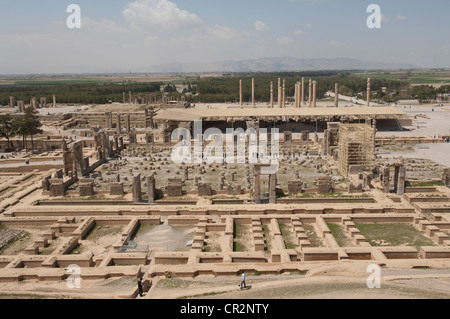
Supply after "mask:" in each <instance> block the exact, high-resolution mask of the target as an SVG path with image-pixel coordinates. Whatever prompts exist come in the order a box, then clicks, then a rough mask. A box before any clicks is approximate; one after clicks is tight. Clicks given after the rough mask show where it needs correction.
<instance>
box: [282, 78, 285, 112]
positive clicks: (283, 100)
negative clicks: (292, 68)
mask: <svg viewBox="0 0 450 319" xmlns="http://www.w3.org/2000/svg"><path fill="white" fill-rule="evenodd" d="M282 105H283V107H286V80H284V79H283V104H282Z"/></svg>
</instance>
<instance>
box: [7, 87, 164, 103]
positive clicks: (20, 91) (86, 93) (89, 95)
mask: <svg viewBox="0 0 450 319" xmlns="http://www.w3.org/2000/svg"><path fill="white" fill-rule="evenodd" d="M163 84H164V83H162V82H149V83H132V84H119V83H100V84H93V83H81V84H61V85H45V84H39V85H38V84H36V85H15V86H0V105H8V104H9V97H10V96H13V97H14V99H15V100H16V101H25V103H27V102H28V101H30V99H31V98H32V97H33V96H35V97H37V98H38V100H39V98H40V97H46V98H47V102H48V103H51V101H52V99H53V94H56V100H57V102H58V103H68V104H71V103H72V104H107V103H108V102H109V101H113V102H122V101H123V92H125V93H126V95H127V98H128V92H129V91H131V92H132V93H133V94H146V93H154V92H161V86H162V85H163Z"/></svg>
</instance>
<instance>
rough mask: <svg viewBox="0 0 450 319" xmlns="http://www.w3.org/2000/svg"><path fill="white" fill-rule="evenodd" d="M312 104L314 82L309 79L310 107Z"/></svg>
mask: <svg viewBox="0 0 450 319" xmlns="http://www.w3.org/2000/svg"><path fill="white" fill-rule="evenodd" d="M311 102H312V80H311V79H309V97H308V105H309V107H311Z"/></svg>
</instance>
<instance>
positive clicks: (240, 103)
mask: <svg viewBox="0 0 450 319" xmlns="http://www.w3.org/2000/svg"><path fill="white" fill-rule="evenodd" d="M239 105H240V106H242V80H239Z"/></svg>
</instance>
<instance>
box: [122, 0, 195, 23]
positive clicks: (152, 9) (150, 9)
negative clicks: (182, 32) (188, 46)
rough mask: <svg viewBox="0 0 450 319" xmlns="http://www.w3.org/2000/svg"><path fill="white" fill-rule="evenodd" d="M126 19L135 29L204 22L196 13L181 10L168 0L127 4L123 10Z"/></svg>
mask: <svg viewBox="0 0 450 319" xmlns="http://www.w3.org/2000/svg"><path fill="white" fill-rule="evenodd" d="M123 16H124V18H125V20H126V21H127V22H128V23H129V24H130V25H131V26H132V27H133V28H135V29H138V30H141V29H143V28H145V27H148V26H151V27H158V28H161V29H182V28H189V27H195V26H199V25H201V24H202V21H201V19H200V18H199V17H198V16H197V15H196V14H195V13H191V12H188V11H186V10H181V9H179V8H178V7H177V5H176V4H175V3H173V2H171V1H168V0H138V1H135V2H132V3H129V4H128V5H127V8H126V9H125V10H124V11H123Z"/></svg>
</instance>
